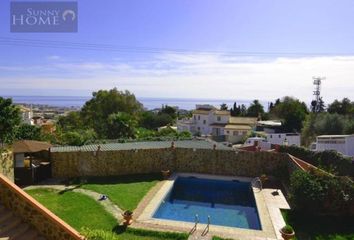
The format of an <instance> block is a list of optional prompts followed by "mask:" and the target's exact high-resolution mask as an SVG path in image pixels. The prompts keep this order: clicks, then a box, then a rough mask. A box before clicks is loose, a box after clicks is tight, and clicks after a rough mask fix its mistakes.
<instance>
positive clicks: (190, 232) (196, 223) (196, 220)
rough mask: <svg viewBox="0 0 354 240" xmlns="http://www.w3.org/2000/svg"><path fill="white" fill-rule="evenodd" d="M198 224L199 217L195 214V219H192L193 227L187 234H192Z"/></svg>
mask: <svg viewBox="0 0 354 240" xmlns="http://www.w3.org/2000/svg"><path fill="white" fill-rule="evenodd" d="M198 223H199V216H198V214H196V215H195V217H194V226H193V228H192V229H191V230H190V231H189V234H193V233H194V232H195V231H196V230H197V226H198Z"/></svg>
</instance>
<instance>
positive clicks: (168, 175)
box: [161, 170, 171, 179]
mask: <svg viewBox="0 0 354 240" xmlns="http://www.w3.org/2000/svg"><path fill="white" fill-rule="evenodd" d="M161 173H162V176H163V178H164V179H168V178H169V177H170V175H171V171H170V170H161Z"/></svg>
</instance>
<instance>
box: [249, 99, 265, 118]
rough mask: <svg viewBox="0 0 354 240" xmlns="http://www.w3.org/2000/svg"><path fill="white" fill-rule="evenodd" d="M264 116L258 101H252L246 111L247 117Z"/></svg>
mask: <svg viewBox="0 0 354 240" xmlns="http://www.w3.org/2000/svg"><path fill="white" fill-rule="evenodd" d="M262 114H264V108H263V105H262V104H260V102H259V101H258V100H254V101H253V102H252V103H251V105H250V106H249V107H248V109H247V116H249V117H259V116H261V115H262Z"/></svg>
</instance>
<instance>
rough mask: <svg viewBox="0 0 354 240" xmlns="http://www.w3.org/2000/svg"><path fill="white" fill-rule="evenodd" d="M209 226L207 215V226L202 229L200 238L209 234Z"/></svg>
mask: <svg viewBox="0 0 354 240" xmlns="http://www.w3.org/2000/svg"><path fill="white" fill-rule="evenodd" d="M209 225H210V215H208V224H207V226H206V227H205V228H204V230H203V232H202V236H205V235H207V234H208V232H209Z"/></svg>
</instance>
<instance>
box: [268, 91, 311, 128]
mask: <svg viewBox="0 0 354 240" xmlns="http://www.w3.org/2000/svg"><path fill="white" fill-rule="evenodd" d="M270 114H271V115H272V116H275V117H277V118H280V119H282V122H283V130H284V131H286V132H300V131H301V129H302V126H303V121H304V120H305V118H306V116H307V114H308V109H307V107H306V104H305V103H304V102H300V101H299V100H298V99H295V98H292V97H284V98H283V99H282V100H281V101H280V100H279V101H278V100H277V101H276V104H275V105H274V108H273V109H272V110H271V112H270Z"/></svg>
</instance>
